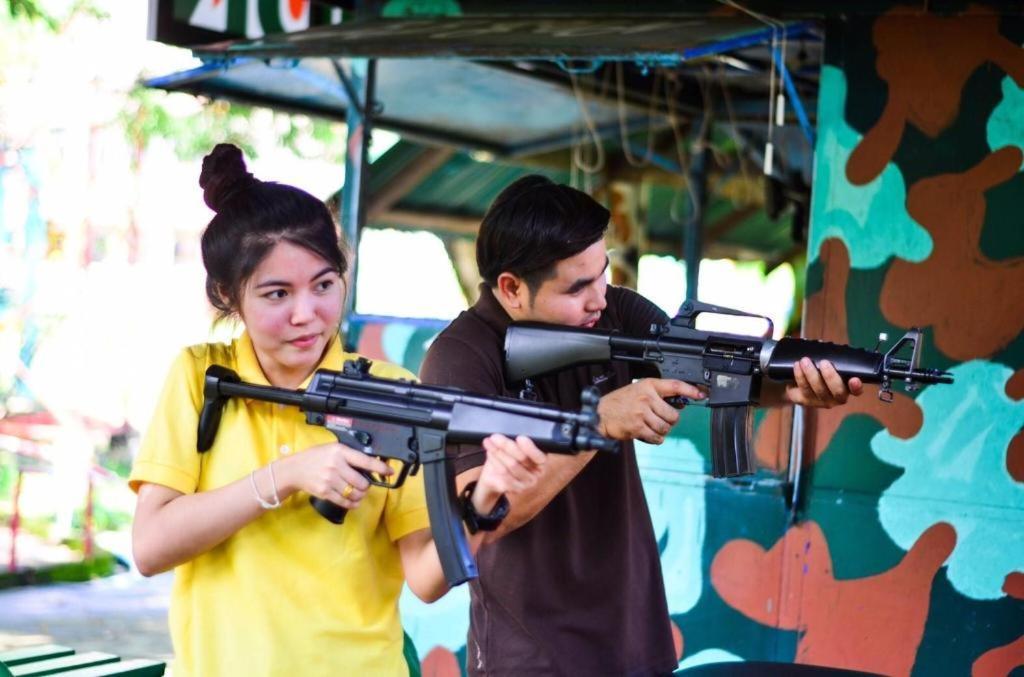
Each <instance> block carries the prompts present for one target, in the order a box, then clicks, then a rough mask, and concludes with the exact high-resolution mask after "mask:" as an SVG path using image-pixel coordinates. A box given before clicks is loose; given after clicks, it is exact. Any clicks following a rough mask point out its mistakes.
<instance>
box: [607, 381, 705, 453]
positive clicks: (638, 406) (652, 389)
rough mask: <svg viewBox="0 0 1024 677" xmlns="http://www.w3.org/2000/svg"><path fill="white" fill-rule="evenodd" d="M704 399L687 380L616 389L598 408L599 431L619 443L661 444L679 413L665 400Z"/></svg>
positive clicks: (701, 393) (638, 383) (641, 384)
mask: <svg viewBox="0 0 1024 677" xmlns="http://www.w3.org/2000/svg"><path fill="white" fill-rule="evenodd" d="M673 396H681V397H689V398H690V399H694V400H700V399H704V393H703V392H702V391H701V390H699V389H698V388H697V387H695V386H692V385H690V384H689V383H686V382H684V381H676V380H675V379H667V378H645V379H641V380H639V381H637V382H636V383H631V384H630V385H628V386H623V387H621V388H619V389H618V390H613V391H612V392H610V393H608V394H607V395H605V396H604V397H602V398H601V401H600V402H599V403H598V405H597V413H598V414H599V415H600V417H601V425H600V427H599V432H600V433H601V434H602V435H604V436H605V437H610V438H612V439H616V440H631V439H637V440H643V441H644V442H648V443H650V444H661V443H662V442H664V441H665V435H667V434H668V431H669V430H670V429H671V428H672V426H673V425H675V422H676V421H678V420H679V412H678V411H676V409H674V408H673V407H672V406H671V405H669V404H668V403H667V402H665V398H666V397H673Z"/></svg>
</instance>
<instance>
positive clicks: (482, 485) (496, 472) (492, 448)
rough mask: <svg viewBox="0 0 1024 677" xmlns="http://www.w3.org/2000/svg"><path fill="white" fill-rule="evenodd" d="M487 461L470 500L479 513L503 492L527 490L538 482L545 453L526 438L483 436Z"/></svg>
mask: <svg viewBox="0 0 1024 677" xmlns="http://www.w3.org/2000/svg"><path fill="white" fill-rule="evenodd" d="M483 446H484V450H485V451H486V452H487V460H486V461H484V465H483V467H482V468H481V471H480V477H479V478H478V479H477V483H476V489H474V491H473V495H472V496H471V497H470V500H471V501H473V507H474V508H475V509H476V511H477V512H478V513H479V514H481V515H486V514H488V513H489V512H491V510H493V509H494V506H495V504H497V502H498V499H500V498H501V496H502V494H506V493H511V492H521V491H526V490H528V489H530V488H532V487H533V486H535V485H536V484H537V480H538V479H540V476H541V472H542V468H543V466H544V463H545V462H546V461H547V455H546V454H545V453H544V452H543V451H541V450H540V449H538V448H537V445H536V444H534V443H533V440H531V439H530V438H529V437H524V436H522V435H520V436H519V437H516V438H515V439H514V440H512V439H509V438H508V437H505V436H504V435H491V436H490V437H487V438H485V439H484V442H483Z"/></svg>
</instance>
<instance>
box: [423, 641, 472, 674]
mask: <svg viewBox="0 0 1024 677" xmlns="http://www.w3.org/2000/svg"><path fill="white" fill-rule="evenodd" d="M420 670H421V671H422V673H423V677H461V676H462V669H461V668H459V661H458V659H457V658H455V654H453V653H452V652H451V651H449V650H448V649H446V648H444V647H443V646H435V647H434V648H433V649H431V650H430V653H428V654H427V657H426V658H424V659H423V663H422V664H421V665H420Z"/></svg>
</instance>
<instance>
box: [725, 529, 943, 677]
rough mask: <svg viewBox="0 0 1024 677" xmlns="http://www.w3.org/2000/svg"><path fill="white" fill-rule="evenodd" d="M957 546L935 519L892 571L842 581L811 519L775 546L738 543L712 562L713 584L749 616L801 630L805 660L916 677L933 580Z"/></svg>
mask: <svg viewBox="0 0 1024 677" xmlns="http://www.w3.org/2000/svg"><path fill="white" fill-rule="evenodd" d="M955 544H956V532H955V531H954V529H953V527H952V526H950V525H949V524H946V523H939V524H935V525H933V526H932V527H930V528H929V529H928V530H927V531H925V532H924V533H923V534H921V537H920V538H919V539H918V540H917V542H916V543H915V544H914V545H913V546H912V547H911V549H910V551H909V552H907V554H906V556H905V557H904V558H903V561H901V562H900V563H899V564H897V565H896V566H895V567H893V568H892V569H890V570H889V571H885V572H882V573H880V574H877V575H875V576H868V577H866V578H859V579H852V580H844V581H837V580H836V579H835V577H834V576H833V573H832V558H831V555H830V554H829V548H828V542H827V541H826V539H825V535H824V533H823V532H822V531H821V528H820V527H819V526H818V525H817V524H816V523H814V522H807V523H805V524H801V525H800V526H797V527H794V528H792V529H790V530H788V531H787V532H786V534H785V536H784V537H783V538H782V539H780V540H779V541H778V542H776V544H775V545H774V546H772V548H771V549H770V550H768V551H765V550H764V549H763V548H761V546H759V545H757V544H756V543H754V542H752V541H748V540H744V539H737V540H733V541H730V542H729V543H727V544H726V545H725V546H723V547H722V549H721V550H719V552H718V553H717V554H716V555H715V558H714V560H713V561H712V563H711V584H712V586H713V587H714V588H715V590H716V591H717V592H718V594H719V595H720V596H721V597H722V599H723V600H724V601H725V602H726V604H728V605H729V606H731V607H733V608H734V609H736V610H738V611H740V612H741V613H743V614H744V615H746V616H747V617H749V618H751V619H753V620H755V621H757V622H759V623H762V624H764V625H769V626H772V627H778V628H782V629H785V630H795V631H798V632H799V633H800V639H799V643H798V644H797V655H796V662H797V663H807V664H812V665H832V666H841V667H844V668H848V669H854V670H864V671H867V672H878V673H882V674H887V675H908V674H910V671H911V669H912V668H913V665H914V659H915V656H916V654H917V649H918V646H919V645H920V643H921V637H922V636H923V634H924V624H925V620H926V619H927V617H928V605H929V602H930V597H931V587H932V580H933V579H934V577H935V574H936V572H937V571H938V569H939V567H940V566H942V564H943V562H945V560H946V558H947V557H949V555H950V553H951V552H952V551H953V547H954V545H955ZM780 581H781V583H782V584H781V586H780V585H779V583H780ZM880 619H884V622H879V620H880Z"/></svg>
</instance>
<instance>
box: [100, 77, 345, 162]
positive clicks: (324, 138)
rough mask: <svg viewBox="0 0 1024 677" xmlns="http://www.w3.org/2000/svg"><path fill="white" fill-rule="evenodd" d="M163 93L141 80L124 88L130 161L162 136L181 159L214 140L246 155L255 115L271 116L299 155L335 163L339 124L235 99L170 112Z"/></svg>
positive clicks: (281, 139)
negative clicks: (184, 111) (131, 152)
mask: <svg viewBox="0 0 1024 677" xmlns="http://www.w3.org/2000/svg"><path fill="white" fill-rule="evenodd" d="M171 96H185V95H184V94H169V93H167V92H162V91H158V90H154V89H150V88H148V87H145V86H143V85H141V84H140V85H137V86H136V87H135V88H134V89H133V90H132V91H130V92H129V93H128V96H127V100H126V102H125V106H124V109H123V110H122V112H121V113H120V116H119V117H120V122H121V124H122V126H123V127H124V130H125V135H126V136H127V138H128V141H129V142H130V143H131V144H132V146H133V147H134V148H135V149H136V161H138V159H139V158H140V157H141V154H142V152H143V151H144V150H145V149H146V148H147V147H148V146H149V144H150V143H151V142H152V141H153V140H154V139H157V138H162V139H167V140H169V141H170V142H171V143H173V145H174V152H175V154H176V155H177V156H178V158H180V159H182V160H196V159H198V158H201V157H203V156H204V155H206V154H207V153H209V152H210V149H211V148H213V146H214V145H216V144H218V143H232V144H234V145H236V146H238V147H239V148H241V149H242V151H244V152H245V154H246V156H247V157H257V156H258V151H257V146H258V144H257V137H258V136H260V134H261V131H259V129H257V128H260V129H261V128H262V127H263V125H257V124H254V123H255V122H256V121H255V118H256V116H257V114H263V115H268V116H272V122H273V125H272V127H273V130H274V133H275V134H277V135H278V144H279V145H280V146H283V147H285V148H287V149H289V150H290V151H292V152H293V153H295V154H296V155H298V156H299V157H303V158H312V157H319V158H327V159H329V160H333V161H335V162H339V163H340V162H341V161H342V160H343V158H344V142H343V139H344V136H343V134H342V132H341V129H342V126H341V125H340V124H339V123H334V122H329V121H326V120H314V119H312V118H309V117H306V116H303V115H288V114H285V113H272V112H270V111H267V110H265V109H259V108H254V107H253V106H247V105H244V104H240V103H232V102H229V101H224V100H217V101H212V102H209V103H206V104H205V105H203V106H202V108H201V109H200V112H199V113H198V114H196V115H181V116H179V115H174V114H172V113H171V112H170V111H169V110H168V108H167V105H166V104H167V101H168V97H171Z"/></svg>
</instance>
